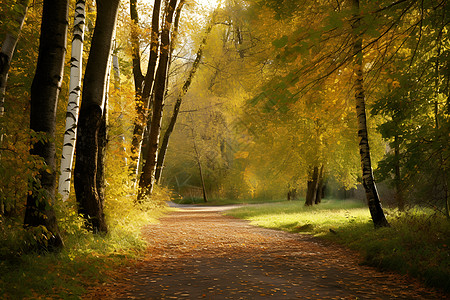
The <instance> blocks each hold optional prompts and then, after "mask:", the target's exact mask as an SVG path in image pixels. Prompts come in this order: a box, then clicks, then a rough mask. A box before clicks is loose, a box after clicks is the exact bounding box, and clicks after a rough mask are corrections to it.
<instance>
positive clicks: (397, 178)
mask: <svg viewBox="0 0 450 300" xmlns="http://www.w3.org/2000/svg"><path fill="white" fill-rule="evenodd" d="M394 182H395V200H396V202H397V206H398V209H399V210H400V211H404V210H405V201H404V198H403V188H402V177H401V173H400V141H399V137H398V135H397V134H396V135H395V137H394Z"/></svg>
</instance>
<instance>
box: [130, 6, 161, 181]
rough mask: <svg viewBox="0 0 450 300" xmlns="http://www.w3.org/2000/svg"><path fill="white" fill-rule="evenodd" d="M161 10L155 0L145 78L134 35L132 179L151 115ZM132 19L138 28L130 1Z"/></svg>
mask: <svg viewBox="0 0 450 300" xmlns="http://www.w3.org/2000/svg"><path fill="white" fill-rule="evenodd" d="M160 10H161V0H155V3H154V4H153V14H152V32H151V40H150V57H149V61H148V67H147V74H146V75H145V77H144V76H143V75H142V71H141V58H140V52H139V51H140V46H139V40H138V38H137V37H136V36H135V33H134V34H133V35H132V39H131V40H132V47H133V75H134V83H135V93H136V95H135V97H136V101H135V102H136V118H135V120H134V129H133V139H132V142H131V156H130V159H131V161H130V174H131V175H132V178H136V176H137V174H138V169H139V164H140V163H141V162H140V159H139V158H140V157H142V156H141V151H142V140H143V135H144V128H145V126H146V123H147V122H146V120H147V118H148V115H149V112H148V110H149V108H150V95H151V92H152V89H153V82H154V78H155V68H156V62H157V59H158V47H159V15H160ZM130 12H131V19H132V20H133V22H134V24H135V25H136V26H137V25H138V24H139V18H138V13H137V9H136V0H131V1H130Z"/></svg>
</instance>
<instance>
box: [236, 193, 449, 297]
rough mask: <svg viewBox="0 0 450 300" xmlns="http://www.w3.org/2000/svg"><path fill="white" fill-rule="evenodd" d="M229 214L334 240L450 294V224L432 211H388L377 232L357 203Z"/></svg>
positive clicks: (277, 205)
mask: <svg viewBox="0 0 450 300" xmlns="http://www.w3.org/2000/svg"><path fill="white" fill-rule="evenodd" d="M227 214H229V215H232V216H235V217H238V218H242V219H247V220H250V221H251V222H252V223H253V224H255V225H259V226H263V227H267V228H274V229H281V230H285V231H290V232H302V233H309V234H314V235H316V236H319V237H321V238H326V239H329V240H332V241H335V242H337V243H340V244H343V245H345V246H348V247H349V248H352V249H355V250H357V251H360V253H361V254H362V255H363V257H364V260H365V263H366V264H368V265H372V266H376V267H378V268H381V269H386V270H393V271H396V272H399V273H402V274H409V275H411V276H413V277H416V278H419V279H421V280H422V281H423V282H425V283H426V284H428V285H429V286H433V287H437V288H440V289H443V290H445V291H446V292H450V222H449V221H448V220H446V219H445V218H444V217H442V216H440V215H437V214H435V213H434V212H432V211H429V210H425V209H415V210H410V211H407V212H405V213H399V212H398V211H394V210H387V218H388V220H389V222H390V223H391V225H392V227H390V228H381V229H377V230H375V229H374V228H373V224H372V221H371V219H370V214H369V211H368V208H367V207H366V206H365V205H364V204H362V203H360V202H355V201H338V200H325V201H324V203H322V204H321V205H318V206H314V207H305V206H303V203H299V202H285V203H274V204H261V205H258V206H248V207H243V208H239V209H235V210H232V211H229V212H227ZM330 229H331V231H333V232H331V231H330Z"/></svg>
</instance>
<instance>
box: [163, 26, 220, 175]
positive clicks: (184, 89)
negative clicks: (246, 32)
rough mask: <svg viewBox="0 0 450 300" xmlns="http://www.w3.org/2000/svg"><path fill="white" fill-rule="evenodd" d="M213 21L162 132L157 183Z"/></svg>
mask: <svg viewBox="0 0 450 300" xmlns="http://www.w3.org/2000/svg"><path fill="white" fill-rule="evenodd" d="M213 25H214V24H213V22H211V24H210V25H209V26H208V28H207V29H206V34H205V37H204V38H203V40H202V42H201V44H200V46H199V48H198V51H197V56H196V57H195V60H194V63H193V64H192V67H191V70H190V72H189V75H188V78H187V79H186V81H185V82H184V85H183V87H182V88H181V91H180V93H179V94H178V97H177V100H176V102H175V106H174V108H173V114H172V117H171V118H170V123H169V126H168V127H167V130H166V132H165V133H164V137H163V139H162V142H161V147H160V150H159V153H158V160H157V165H156V172H155V181H156V182H157V183H158V182H159V180H160V178H161V173H162V169H163V167H164V159H165V156H166V152H167V148H168V146H169V139H170V135H171V134H172V132H173V129H174V127H175V124H176V122H177V118H178V113H179V112H180V107H181V103H182V101H183V98H184V96H185V95H186V93H187V91H188V89H189V87H190V85H191V82H192V79H193V78H194V75H195V73H196V72H197V69H198V66H199V64H200V61H201V59H202V55H203V49H204V48H205V45H206V39H207V37H208V35H209V33H210V32H211V30H212V27H213Z"/></svg>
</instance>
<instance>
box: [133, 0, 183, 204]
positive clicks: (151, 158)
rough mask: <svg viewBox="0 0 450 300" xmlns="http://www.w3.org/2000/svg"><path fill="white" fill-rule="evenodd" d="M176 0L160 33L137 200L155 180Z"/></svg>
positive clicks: (144, 194) (172, 1)
mask: <svg viewBox="0 0 450 300" xmlns="http://www.w3.org/2000/svg"><path fill="white" fill-rule="evenodd" d="M176 3H177V0H170V1H169V5H168V7H167V11H166V13H165V23H164V27H163V30H162V33H161V47H160V56H159V64H158V69H157V71H156V78H155V88H154V95H155V96H154V97H155V98H154V103H153V112H152V122H151V126H150V132H149V139H148V147H149V149H148V153H147V155H146V161H145V164H144V165H143V167H142V174H141V176H140V179H139V193H138V201H143V200H144V198H145V197H146V196H150V195H151V194H152V191H153V185H154V182H155V171H156V160H157V154H158V144H159V136H160V133H161V121H162V116H163V108H164V96H165V92H166V77H167V72H168V70H167V69H168V63H169V51H170V49H169V48H170V30H171V27H172V19H173V13H174V11H175V6H176Z"/></svg>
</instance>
